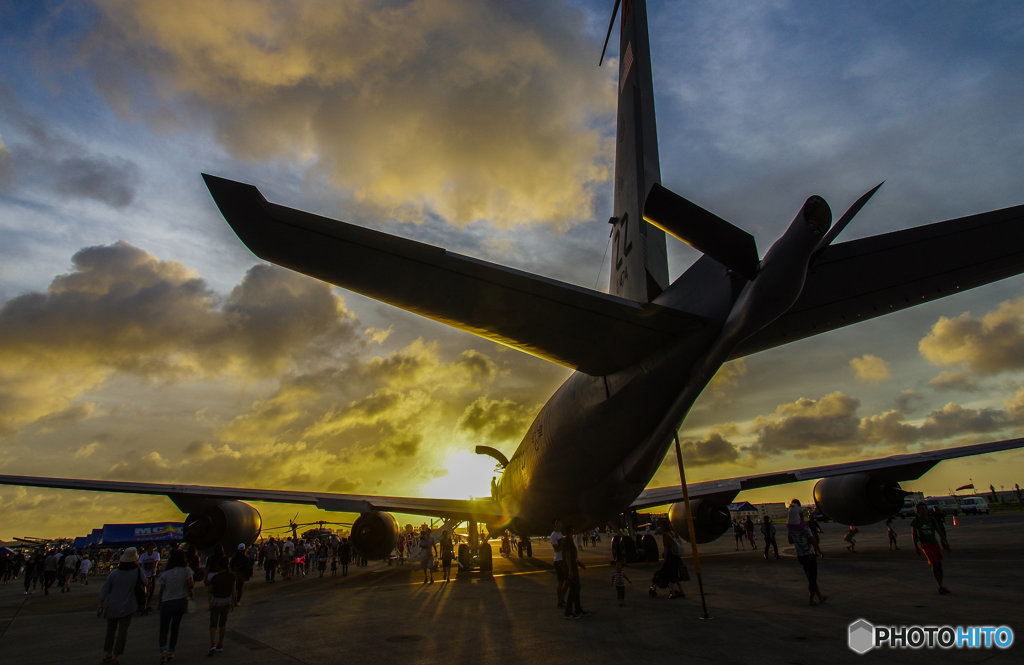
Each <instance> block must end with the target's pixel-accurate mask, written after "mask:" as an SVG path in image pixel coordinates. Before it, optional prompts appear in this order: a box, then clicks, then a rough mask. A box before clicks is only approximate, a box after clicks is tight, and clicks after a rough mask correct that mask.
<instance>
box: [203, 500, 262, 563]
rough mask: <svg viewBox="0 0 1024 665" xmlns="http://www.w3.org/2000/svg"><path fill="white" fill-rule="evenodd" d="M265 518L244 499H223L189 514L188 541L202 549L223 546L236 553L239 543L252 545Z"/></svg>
mask: <svg viewBox="0 0 1024 665" xmlns="http://www.w3.org/2000/svg"><path fill="white" fill-rule="evenodd" d="M262 526H263V519H262V518H261V517H260V513H259V511H258V510H256V509H255V508H253V507H252V506H250V505H249V504H247V503H242V502H241V501H222V502H221V503H217V504H214V505H211V506H207V507H205V508H203V509H201V510H196V511H193V512H191V513H189V515H188V517H186V518H185V527H184V537H185V540H186V541H187V542H189V543H191V544H193V545H195V546H196V548H197V549H200V550H209V549H212V548H213V547H216V546H217V545H223V546H224V551H225V552H233V551H235V548H236V547H238V543H245V544H247V545H248V544H250V543H252V542H253V541H255V540H256V538H258V537H259V535H260V529H261V528H262Z"/></svg>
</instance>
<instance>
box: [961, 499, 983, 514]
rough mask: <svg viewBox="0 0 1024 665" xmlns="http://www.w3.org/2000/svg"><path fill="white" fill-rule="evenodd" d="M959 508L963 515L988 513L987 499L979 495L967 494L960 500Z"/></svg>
mask: <svg viewBox="0 0 1024 665" xmlns="http://www.w3.org/2000/svg"><path fill="white" fill-rule="evenodd" d="M960 510H962V511H964V515H981V514H982V513H984V514H986V515H988V501H986V500H985V499H983V498H982V497H980V496H969V497H966V498H964V499H961V500H960Z"/></svg>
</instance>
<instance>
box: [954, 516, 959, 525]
mask: <svg viewBox="0 0 1024 665" xmlns="http://www.w3.org/2000/svg"><path fill="white" fill-rule="evenodd" d="M953 526H960V522H959V521H958V520H957V518H956V515H953Z"/></svg>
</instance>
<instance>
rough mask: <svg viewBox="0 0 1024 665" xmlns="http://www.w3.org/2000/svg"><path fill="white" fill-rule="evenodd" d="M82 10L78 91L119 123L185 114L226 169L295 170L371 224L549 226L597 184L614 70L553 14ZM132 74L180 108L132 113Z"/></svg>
mask: <svg viewBox="0 0 1024 665" xmlns="http://www.w3.org/2000/svg"><path fill="white" fill-rule="evenodd" d="M97 5H98V8H99V10H100V12H99V13H100V16H99V21H98V24H97V27H96V31H95V34H94V35H93V39H92V40H91V46H90V55H91V58H92V62H93V64H94V71H95V76H96V78H97V82H98V84H99V85H100V87H101V89H103V90H105V91H106V94H107V96H108V99H110V100H111V102H112V103H114V104H115V106H116V107H118V108H120V109H121V110H122V111H123V112H124V113H139V112H141V113H144V114H147V117H149V118H150V119H151V120H152V121H153V122H154V124H155V125H163V124H164V123H166V122H167V116H168V114H175V113H176V114H177V116H178V117H177V122H178V123H180V124H185V123H188V122H192V121H193V120H194V118H195V116H197V115H198V116H201V117H202V118H203V119H204V120H206V121H207V122H212V123H213V125H214V126H215V131H216V136H217V138H218V140H219V141H220V142H221V144H222V145H223V146H224V147H225V148H226V149H227V150H229V151H230V152H231V153H232V154H233V155H234V156H236V157H239V158H247V159H252V160H258V161H267V160H273V159H285V160H290V161H292V162H293V163H296V164H299V165H301V166H303V167H306V166H310V167H311V168H312V169H313V170H314V171H315V172H316V173H317V174H318V175H320V176H322V177H326V178H327V179H329V180H330V181H332V182H333V183H334V184H335V185H337V187H338V188H339V189H340V190H341V191H342V192H343V193H344V194H345V195H347V197H349V198H352V199H355V200H356V201H358V202H361V203H362V204H364V205H365V206H366V207H367V208H368V209H370V210H372V211H374V212H375V213H377V214H379V213H381V212H383V213H384V214H385V215H388V216H391V217H394V218H397V219H402V220H406V221H420V220H422V219H424V218H425V216H427V215H430V214H436V215H440V216H441V217H442V218H444V219H445V220H447V221H449V222H451V223H454V224H459V225H464V224H467V223H470V222H472V221H474V220H478V219H488V220H493V221H494V222H495V223H496V224H497V225H499V226H503V227H511V226H515V225H518V224H523V223H530V222H542V223H546V224H551V225H554V226H557V227H560V228H566V227H567V226H568V225H569V224H572V223H574V222H577V221H579V220H581V219H585V218H587V217H589V214H590V211H591V207H592V202H593V197H592V186H593V184H594V183H599V182H604V181H605V180H607V178H608V177H609V171H610V169H609V166H610V165H609V163H608V159H609V157H610V145H611V143H610V140H609V139H608V137H606V136H604V135H602V134H601V132H599V131H597V130H596V129H595V128H594V127H595V126H596V123H594V113H595V112H596V113H600V114H602V115H607V116H610V114H611V111H612V108H613V105H614V87H613V86H612V85H611V84H610V82H609V77H611V76H613V75H614V71H613V70H612V69H601V70H599V69H597V68H596V67H594V66H593V63H592V62H591V61H590V58H589V54H591V53H592V49H591V48H589V47H588V46H586V45H584V44H583V43H581V34H580V32H579V31H578V30H576V29H575V26H576V25H577V24H578V23H579V22H580V21H581V20H582V15H581V14H580V12H581V10H579V9H577V8H575V7H572V6H571V4H570V3H551V2H540V1H536V2H527V3H504V2H497V1H488V2H480V1H478V0H439V1H438V2H431V3H422V2H408V3H380V2H376V1H375V0H352V1H349V2H333V1H330V0H319V1H314V2H303V3H298V4H281V3H244V4H243V3H240V2H238V1H237V0H214V1H210V0H202V1H200V0H191V1H185V2H181V3H176V4H175V5H173V6H171V5H168V4H166V3H163V2H156V1H143V2H138V1H137V0H99V2H98V3H97ZM436 44H444V45H445V47H444V48H436V47H435V46H434V45H436ZM140 74H141V78H143V79H144V80H148V81H149V82H150V84H151V85H152V86H153V87H154V88H156V89H157V90H159V91H160V92H161V93H162V94H163V95H164V96H165V97H167V98H169V99H170V98H173V99H175V100H177V101H178V102H179V103H178V104H176V105H167V106H162V107H160V108H159V109H151V110H149V111H148V112H147V111H146V108H145V104H143V103H136V101H137V100H136V96H142V95H143V93H142V92H135V91H136V86H138V85H139V79H140ZM140 109H141V111H140Z"/></svg>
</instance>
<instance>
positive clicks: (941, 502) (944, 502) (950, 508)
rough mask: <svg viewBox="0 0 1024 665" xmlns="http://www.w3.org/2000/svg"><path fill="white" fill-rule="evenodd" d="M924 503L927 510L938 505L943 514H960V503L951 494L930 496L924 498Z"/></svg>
mask: <svg viewBox="0 0 1024 665" xmlns="http://www.w3.org/2000/svg"><path fill="white" fill-rule="evenodd" d="M924 503H925V505H927V506H928V510H932V509H934V508H936V507H938V508H939V509H941V510H942V514H943V515H959V514H960V504H958V503H957V502H956V499H954V498H953V497H951V496H930V497H928V498H927V499H925V500H924Z"/></svg>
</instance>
